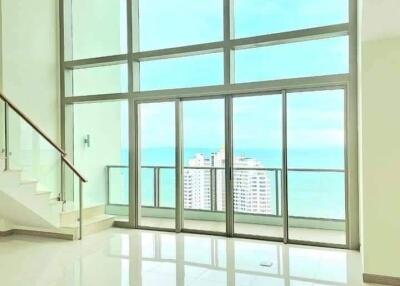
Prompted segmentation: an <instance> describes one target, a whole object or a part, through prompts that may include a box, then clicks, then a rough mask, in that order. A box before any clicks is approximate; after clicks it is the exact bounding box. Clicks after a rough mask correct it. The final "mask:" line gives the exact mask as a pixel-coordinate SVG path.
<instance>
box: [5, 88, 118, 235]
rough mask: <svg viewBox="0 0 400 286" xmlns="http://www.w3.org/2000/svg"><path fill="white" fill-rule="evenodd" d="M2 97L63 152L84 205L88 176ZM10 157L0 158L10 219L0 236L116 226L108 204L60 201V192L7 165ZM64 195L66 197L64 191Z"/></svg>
mask: <svg viewBox="0 0 400 286" xmlns="http://www.w3.org/2000/svg"><path fill="white" fill-rule="evenodd" d="M0 99H1V100H3V101H4V102H5V109H6V110H7V108H11V109H12V110H13V111H14V112H16V113H17V114H18V115H19V116H20V117H21V118H22V119H23V120H24V121H25V122H26V123H28V124H29V125H30V126H31V127H32V128H33V129H34V130H35V131H36V132H37V133H38V134H39V135H40V136H42V138H44V139H45V140H46V141H48V142H49V143H50V144H51V146H53V147H54V149H56V150H57V151H58V152H59V153H60V155H61V156H60V158H61V164H64V165H65V166H66V167H68V168H70V169H71V170H72V172H73V173H74V175H76V176H77V177H78V178H79V179H80V188H79V202H78V204H77V205H78V206H79V205H82V185H83V183H85V182H86V179H85V178H84V177H83V176H82V175H81V174H80V173H79V172H78V171H77V170H76V168H75V167H74V166H73V165H72V163H70V162H69V161H68V160H67V159H66V158H65V156H66V154H65V152H64V151H63V150H62V149H61V148H60V147H58V146H57V145H56V144H55V143H54V142H53V141H51V139H49V137H47V136H46V134H45V133H44V132H43V131H42V130H41V129H40V128H38V127H37V126H36V125H35V124H33V123H32V121H31V120H30V119H29V118H28V117H27V116H26V115H25V114H24V113H22V112H21V111H20V110H19V109H18V108H17V107H16V106H15V105H14V104H12V103H11V102H10V101H9V100H8V99H7V98H6V97H5V96H4V95H2V94H1V93H0ZM1 100H0V103H1ZM5 116H6V117H5V120H4V121H5V122H7V112H5ZM1 119H2V118H0V121H1ZM5 126H6V127H5V129H6V130H5V142H7V143H8V138H7V134H8V132H7V123H6V124H5ZM0 127H1V126H0ZM7 143H6V144H5V148H4V149H5V152H4V153H5V154H6V156H8V155H9V152H8V151H7V149H8V146H7ZM7 160H8V159H7V158H0V221H1V220H5V221H7V225H9V229H8V230H7V231H3V230H2V229H1V228H0V236H1V234H2V232H3V233H7V234H12V233H23V234H35V235H43V236H52V237H57V238H64V239H81V238H82V236H83V235H88V234H91V233H94V232H98V231H101V230H104V229H106V228H109V227H111V226H112V225H113V223H114V217H113V216H110V215H106V214H105V205H92V206H88V207H84V208H79V207H76V205H75V204H74V202H68V203H67V204H66V203H65V202H62V201H60V199H59V197H60V194H54V192H51V190H47V189H46V188H45V187H43V186H42V185H41V184H40V182H38V181H37V180H35V178H32V179H31V178H29V179H27V177H28V175H27V174H26V173H25V172H24V170H15V169H14V170H13V169H10V168H8V165H9V164H7ZM60 184H61V182H60ZM61 197H63V196H62V194H61Z"/></svg>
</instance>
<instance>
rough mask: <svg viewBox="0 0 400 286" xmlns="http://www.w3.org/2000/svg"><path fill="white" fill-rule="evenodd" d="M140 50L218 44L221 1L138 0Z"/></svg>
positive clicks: (220, 25) (221, 21)
mask: <svg viewBox="0 0 400 286" xmlns="http://www.w3.org/2000/svg"><path fill="white" fill-rule="evenodd" d="M139 11H140V12H139V21H140V25H139V26H140V49H141V50H142V51H143V50H154V49H163V48H171V47H177V46H186V45H192V44H199V43H205V42H214V41H220V40H222V38H223V3H222V0H194V1H187V0H169V1H165V0H140V1H139Z"/></svg>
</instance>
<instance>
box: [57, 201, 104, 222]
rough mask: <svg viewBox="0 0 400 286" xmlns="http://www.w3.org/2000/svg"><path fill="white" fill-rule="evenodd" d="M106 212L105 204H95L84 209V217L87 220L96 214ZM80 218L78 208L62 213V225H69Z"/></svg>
mask: <svg viewBox="0 0 400 286" xmlns="http://www.w3.org/2000/svg"><path fill="white" fill-rule="evenodd" d="M104 212H105V206H104V205H101V206H95V207H90V208H84V209H83V210H82V215H83V219H84V220H85V219H86V220H87V219H91V218H93V217H95V216H99V215H103V214H104ZM78 218H79V211H78V210H76V211H72V212H65V213H61V215H60V222H61V225H69V224H73V223H75V222H76V221H77V219H78Z"/></svg>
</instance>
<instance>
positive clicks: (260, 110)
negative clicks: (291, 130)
mask: <svg viewBox="0 0 400 286" xmlns="http://www.w3.org/2000/svg"><path fill="white" fill-rule="evenodd" d="M232 117H233V118H232V122H233V132H232V138H233V161H232V163H233V203H234V231H235V233H237V234H241V235H256V236H263V237H277V238H282V237H283V217H282V209H281V202H282V200H281V194H282V188H281V178H282V95H281V94H269V95H257V96H240V97H235V98H234V99H233V115H232Z"/></svg>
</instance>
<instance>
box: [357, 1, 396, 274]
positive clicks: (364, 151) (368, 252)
mask: <svg viewBox="0 0 400 286" xmlns="http://www.w3.org/2000/svg"><path fill="white" fill-rule="evenodd" d="M399 9H400V3H399ZM399 25H400V22H399ZM361 63H362V73H361V88H362V90H361V98H360V99H361V100H360V101H361V102H360V104H361V106H360V111H361V136H360V144H361V147H362V148H361V157H362V160H361V164H360V170H361V176H360V179H361V192H362V202H361V204H362V212H363V213H362V220H363V228H362V231H363V233H362V237H363V241H362V252H363V262H364V273H368V274H377V275H386V276H393V277H400V263H399V257H400V92H399V84H400V37H397V38H391V39H378V40H371V41H366V42H363V43H362V62H361Z"/></svg>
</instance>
